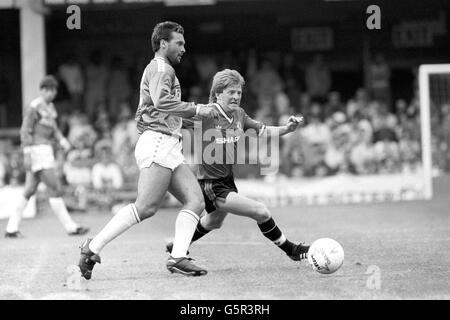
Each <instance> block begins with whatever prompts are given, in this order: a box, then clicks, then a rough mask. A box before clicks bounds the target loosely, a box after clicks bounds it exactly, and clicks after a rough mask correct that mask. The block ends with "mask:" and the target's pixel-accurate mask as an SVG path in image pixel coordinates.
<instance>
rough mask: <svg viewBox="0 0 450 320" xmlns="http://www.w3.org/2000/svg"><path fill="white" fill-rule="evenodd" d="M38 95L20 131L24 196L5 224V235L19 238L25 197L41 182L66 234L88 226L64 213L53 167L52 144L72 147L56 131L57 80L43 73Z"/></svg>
mask: <svg viewBox="0 0 450 320" xmlns="http://www.w3.org/2000/svg"><path fill="white" fill-rule="evenodd" d="M39 87H40V97H38V98H36V99H34V100H33V101H32V102H31V104H30V106H29V107H28V108H27V110H26V111H25V116H24V119H23V122H22V127H21V130H20V137H21V143H22V147H23V153H24V164H25V167H26V170H27V175H26V181H25V191H24V194H23V198H22V200H21V201H20V203H19V204H18V206H17V209H16V211H15V212H12V214H11V215H10V218H9V221H8V224H7V226H6V233H5V237H6V238H19V237H21V236H22V235H21V233H20V231H19V225H20V221H21V219H22V215H23V211H24V210H25V208H26V206H27V204H28V200H29V199H30V197H31V196H32V195H34V194H35V193H36V190H37V187H38V185H39V183H40V182H41V181H42V182H43V183H45V185H46V186H47V188H48V190H49V192H50V198H49V203H50V207H51V208H52V210H53V212H54V213H55V214H56V216H57V217H58V219H59V221H60V222H61V224H62V225H63V227H64V229H66V231H67V233H68V234H69V235H83V234H86V233H87V232H88V231H89V228H86V227H83V226H80V225H78V224H77V223H75V222H74V221H73V220H72V218H71V217H70V215H69V213H68V212H67V208H66V205H65V203H64V200H63V198H62V187H61V181H60V180H59V178H58V176H57V174H56V170H55V156H54V152H53V144H54V143H55V142H57V143H58V144H59V145H60V146H61V147H63V148H64V150H65V151H68V150H69V149H70V148H71V146H70V143H69V142H68V141H67V139H66V138H65V137H64V136H63V135H62V133H61V131H59V129H58V126H57V123H56V118H57V113H56V110H55V106H54V104H53V100H54V99H55V97H56V94H57V92H58V82H57V80H56V79H55V78H54V77H53V76H46V77H44V79H43V80H42V81H41V83H40V86H39Z"/></svg>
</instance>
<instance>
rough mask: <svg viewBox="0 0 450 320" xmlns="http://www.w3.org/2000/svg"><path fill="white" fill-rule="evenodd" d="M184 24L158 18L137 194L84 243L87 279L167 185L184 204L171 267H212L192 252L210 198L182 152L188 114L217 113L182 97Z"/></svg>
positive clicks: (142, 119) (141, 120)
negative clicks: (192, 256) (199, 261)
mask: <svg viewBox="0 0 450 320" xmlns="http://www.w3.org/2000/svg"><path fill="white" fill-rule="evenodd" d="M183 34H184V30H183V27H182V26H180V25H179V24H177V23H175V22H170V21H166V22H162V23H158V24H157V25H156V26H155V28H154V30H153V34H152V48H153V52H154V53H155V56H154V58H153V59H152V60H151V61H150V63H149V64H148V65H147V67H146V68H145V70H144V74H143V76H142V80H141V87H140V102H139V106H138V109H137V111H136V117H135V119H136V121H137V127H138V131H139V133H140V137H139V140H138V142H137V144H136V148H135V157H136V162H137V164H138V166H139V168H140V173H139V181H138V186H137V189H138V190H137V199H136V201H135V202H134V203H130V204H128V205H127V206H125V207H124V208H122V209H120V210H119V211H118V212H117V214H116V215H115V216H114V217H113V218H112V219H111V220H110V221H109V222H108V224H107V225H106V226H105V227H104V228H103V229H102V230H101V231H100V233H98V234H97V236H95V237H94V238H93V239H87V240H86V241H85V242H84V243H83V244H82V246H81V256H80V260H79V264H78V266H79V267H80V271H81V274H82V275H83V277H84V278H85V279H90V278H91V276H92V270H93V268H94V265H95V264H96V263H100V262H101V260H100V256H99V253H100V251H101V250H102V249H103V248H104V247H105V246H106V245H107V244H108V243H109V242H111V241H112V240H114V239H115V238H116V237H118V236H119V235H120V234H122V233H123V232H125V231H126V230H128V229H129V228H130V227H132V226H133V225H135V224H137V223H139V222H141V221H143V220H144V219H147V218H150V217H152V216H153V215H154V214H155V213H156V211H157V210H158V208H159V206H160V205H161V202H162V201H163V198H164V196H165V194H166V192H167V191H169V192H170V193H171V194H172V195H174V196H175V197H176V198H177V199H178V200H180V202H181V203H182V204H183V209H182V210H181V211H180V213H179V214H178V216H177V219H176V221H175V238H174V245H173V250H172V254H171V256H170V257H169V259H168V260H167V264H166V266H167V269H168V270H169V271H170V272H172V273H173V272H177V273H181V274H183V275H186V276H202V275H205V274H206V273H207V271H206V270H205V269H203V268H201V267H198V266H196V265H195V264H194V263H192V261H191V259H189V258H187V257H186V255H187V249H188V247H189V244H190V241H191V239H192V235H193V234H194V231H195V227H196V226H197V223H198V221H199V219H200V214H201V213H202V211H203V209H204V207H205V204H204V201H203V197H202V191H201V190H200V186H199V185H198V183H197V181H196V179H195V176H194V174H193V173H192V171H191V170H190V169H189V167H188V166H187V164H186V163H185V160H184V157H183V154H182V152H181V146H182V144H181V132H180V129H181V125H182V118H181V117H184V118H192V117H193V116H195V115H198V116H200V117H209V118H212V117H217V116H218V112H217V111H216V110H215V109H214V107H212V106H208V105H203V106H201V105H196V104H195V103H194V102H183V101H181V89H180V83H179V81H178V78H177V77H176V75H175V70H174V68H173V66H174V65H176V64H179V63H180V62H181V58H182V56H183V54H184V52H185V48H184V44H185V41H184V36H183Z"/></svg>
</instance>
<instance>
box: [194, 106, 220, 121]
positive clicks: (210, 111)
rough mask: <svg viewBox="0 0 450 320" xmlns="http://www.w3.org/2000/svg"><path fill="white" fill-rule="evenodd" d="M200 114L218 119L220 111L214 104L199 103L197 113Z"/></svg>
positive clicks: (203, 116)
mask: <svg viewBox="0 0 450 320" xmlns="http://www.w3.org/2000/svg"><path fill="white" fill-rule="evenodd" d="M196 114H197V115H198V116H200V117H202V118H210V119H218V118H219V112H218V111H217V109H216V108H215V107H214V104H213V103H211V104H198V105H197V113H196Z"/></svg>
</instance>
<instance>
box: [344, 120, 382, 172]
mask: <svg viewBox="0 0 450 320" xmlns="http://www.w3.org/2000/svg"><path fill="white" fill-rule="evenodd" d="M351 128H352V148H351V151H350V170H351V172H353V173H355V174H358V175H363V174H374V173H376V170H377V165H376V158H375V150H374V148H373V144H372V127H371V125H370V122H368V121H367V120H365V119H363V118H362V114H361V113H356V114H355V117H354V118H353V119H352V122H351Z"/></svg>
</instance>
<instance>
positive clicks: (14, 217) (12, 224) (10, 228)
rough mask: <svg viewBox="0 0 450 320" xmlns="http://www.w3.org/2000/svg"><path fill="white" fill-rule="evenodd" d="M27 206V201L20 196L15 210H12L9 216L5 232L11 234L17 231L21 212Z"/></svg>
mask: <svg viewBox="0 0 450 320" xmlns="http://www.w3.org/2000/svg"><path fill="white" fill-rule="evenodd" d="M27 204H28V199H27V198H25V197H23V196H22V197H21V198H20V200H19V203H18V204H17V207H16V210H14V211H13V212H12V213H11V215H10V216H9V220H8V225H7V226H6V232H9V233H12V232H16V231H19V225H20V221H21V220H22V215H23V211H24V210H25V208H26V207H27Z"/></svg>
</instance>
